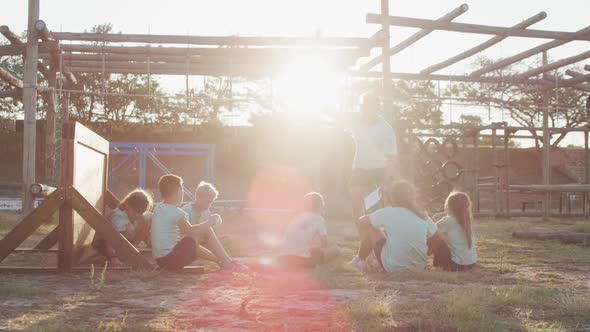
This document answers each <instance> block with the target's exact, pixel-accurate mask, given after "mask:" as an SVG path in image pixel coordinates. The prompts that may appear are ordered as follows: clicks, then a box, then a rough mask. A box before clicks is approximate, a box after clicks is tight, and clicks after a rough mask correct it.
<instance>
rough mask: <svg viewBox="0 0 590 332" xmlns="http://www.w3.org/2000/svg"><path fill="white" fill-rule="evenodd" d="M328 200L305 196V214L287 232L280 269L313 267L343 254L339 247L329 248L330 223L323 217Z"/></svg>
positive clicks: (296, 218) (280, 257) (297, 217)
mask: <svg viewBox="0 0 590 332" xmlns="http://www.w3.org/2000/svg"><path fill="white" fill-rule="evenodd" d="M323 209H324V198H323V197H322V195H321V194H320V193H317V192H310V193H307V194H305V196H303V210H302V211H301V213H300V214H298V215H297V216H296V217H295V218H294V219H293V220H292V221H291V222H290V223H289V224H288V225H287V229H286V231H285V240H284V242H283V248H282V255H281V256H279V257H278V259H277V261H278V263H279V265H281V266H283V267H290V268H305V267H313V266H315V265H317V264H321V263H325V262H327V261H329V260H332V259H334V258H335V257H336V256H338V254H339V253H340V250H339V249H338V248H337V247H336V246H328V233H327V228H326V221H325V220H324V217H322V212H323Z"/></svg>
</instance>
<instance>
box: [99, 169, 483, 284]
mask: <svg viewBox="0 0 590 332" xmlns="http://www.w3.org/2000/svg"><path fill="white" fill-rule="evenodd" d="M158 188H159V191H160V195H161V197H162V202H160V203H158V204H156V205H155V207H154V208H153V213H150V212H149V211H151V210H152V205H153V204H152V198H151V197H150V195H149V194H148V193H146V192H145V191H143V190H134V191H133V192H131V193H129V194H128V195H127V196H126V197H125V198H124V199H123V200H122V201H121V203H120V206H119V207H118V208H116V209H114V210H113V211H112V213H111V214H110V215H109V219H110V221H111V222H112V223H113V226H114V227H115V228H116V229H117V230H118V231H119V232H121V234H122V235H123V236H125V237H126V238H127V239H128V240H129V241H130V242H131V243H132V244H134V245H138V244H139V243H140V242H141V241H144V242H145V243H146V244H147V245H148V246H151V249H152V255H153V257H154V258H155V260H156V262H157V264H158V266H159V268H160V269H162V270H170V271H176V270H181V269H182V268H183V267H185V266H187V265H189V264H191V263H192V262H193V261H194V260H196V259H205V260H209V261H212V262H215V263H217V264H219V266H220V268H221V270H223V271H231V272H243V271H247V270H248V267H246V266H244V265H242V264H240V263H238V262H236V261H235V260H234V259H232V257H231V256H230V255H229V254H228V253H227V252H226V250H225V249H224V247H223V245H222V243H221V241H220V240H219V238H218V237H217V235H216V233H215V231H214V229H213V228H214V226H216V225H219V224H221V223H222V219H221V217H220V216H219V215H218V214H213V213H211V204H212V203H213V202H214V201H215V200H216V199H217V196H218V192H217V190H216V189H215V187H213V185H211V184H209V183H206V182H201V183H200V184H199V185H198V187H197V189H196V190H195V201H194V202H192V203H188V204H186V205H184V206H182V207H181V204H182V202H183V197H184V194H183V185H182V179H181V178H180V177H178V176H176V175H172V174H167V175H164V176H162V177H161V178H160V180H159V182H158ZM381 194H382V197H383V207H382V208H380V209H378V210H376V211H375V212H373V213H370V214H368V215H365V216H363V217H361V218H360V219H359V220H358V221H357V226H358V230H359V234H360V244H359V249H358V253H357V255H355V257H354V258H353V259H352V261H351V264H352V265H353V266H354V267H356V268H358V269H360V270H361V271H369V270H382V271H385V272H396V271H420V270H423V269H424V268H425V267H426V265H427V257H428V256H430V255H432V256H433V264H434V266H436V267H439V268H442V269H444V270H450V271H463V270H467V269H469V268H471V267H473V266H474V265H475V263H476V261H477V251H476V244H475V236H474V233H473V229H472V217H471V202H470V199H469V197H468V195H467V194H465V193H462V192H453V193H451V194H450V195H449V196H448V197H447V199H446V202H445V212H444V213H441V214H438V215H435V216H433V218H432V219H434V220H435V221H436V223H435V222H433V220H432V219H431V218H430V217H429V216H428V215H427V214H426V213H425V212H424V211H423V210H422V209H421V208H420V207H419V204H418V203H417V201H416V194H415V191H414V188H413V186H412V185H411V184H409V183H407V182H403V181H399V182H394V183H391V184H388V185H386V186H384V187H382V188H381ZM303 201H304V204H303V209H302V211H300V213H299V214H298V215H296V216H295V218H294V219H292V220H291V221H290V222H289V224H288V225H287V227H286V230H285V234H284V240H283V243H282V245H281V248H280V250H279V251H278V255H277V257H276V261H275V262H276V264H277V265H278V266H282V267H291V268H306V267H313V266H315V265H318V264H322V263H324V262H327V261H329V260H331V259H333V258H335V257H337V256H338V255H339V254H340V249H339V248H338V247H336V246H329V245H328V240H327V228H326V222H325V220H324V218H323V217H322V211H323V208H324V200H323V198H322V196H321V195H320V194H319V193H316V192H311V193H308V194H306V195H305V196H304V197H303ZM149 234H151V236H149ZM93 245H94V246H95V248H96V249H98V251H99V252H100V253H101V254H103V255H104V256H105V257H107V259H109V261H110V263H111V265H121V264H122V263H121V262H120V261H119V260H118V259H117V258H116V254H115V252H114V251H113V250H112V248H110V247H109V246H108V245H107V244H106V242H105V241H100V240H98V241H95V243H93Z"/></svg>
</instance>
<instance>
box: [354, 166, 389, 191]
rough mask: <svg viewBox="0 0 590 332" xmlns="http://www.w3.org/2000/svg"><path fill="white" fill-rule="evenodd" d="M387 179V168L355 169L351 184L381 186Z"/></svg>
mask: <svg viewBox="0 0 590 332" xmlns="http://www.w3.org/2000/svg"><path fill="white" fill-rule="evenodd" d="M384 181H385V169H384V168H376V169H353V170H352V177H351V179H350V185H352V186H367V187H374V188H376V187H379V186H380V185H382V184H383V182H384Z"/></svg>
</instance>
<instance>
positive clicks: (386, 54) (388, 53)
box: [359, 4, 469, 71]
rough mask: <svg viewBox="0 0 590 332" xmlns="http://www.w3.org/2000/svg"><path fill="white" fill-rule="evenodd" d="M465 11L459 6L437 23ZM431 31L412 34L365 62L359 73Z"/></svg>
mask: <svg viewBox="0 0 590 332" xmlns="http://www.w3.org/2000/svg"><path fill="white" fill-rule="evenodd" d="M467 10H469V6H468V5H467V4H462V5H461V6H459V7H457V8H455V9H453V10H452V11H450V12H449V13H447V14H445V15H443V16H442V17H440V18H439V19H438V20H437V21H441V22H450V21H452V20H454V19H455V18H457V17H459V16H461V15H462V14H463V13H465V12H467ZM432 31H434V30H432V29H422V30H420V31H418V32H416V33H414V34H413V35H411V36H410V37H408V38H406V39H405V40H403V41H402V42H400V43H399V44H397V45H395V46H393V47H391V48H390V49H389V50H388V51H387V52H386V53H385V54H380V55H379V56H377V57H376V58H374V59H371V60H370V61H369V62H367V63H366V64H364V65H362V66H361V67H360V68H359V71H368V70H370V69H371V68H373V67H375V66H376V65H377V64H379V63H380V62H382V61H383V58H384V57H386V56H393V55H395V54H397V53H399V52H401V51H403V50H405V49H406V48H408V47H410V46H411V45H412V44H414V43H416V42H417V41H419V40H420V39H422V38H424V37H426V36H427V35H429V34H430V33H431V32H432Z"/></svg>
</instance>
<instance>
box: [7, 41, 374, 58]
mask: <svg viewBox="0 0 590 332" xmlns="http://www.w3.org/2000/svg"><path fill="white" fill-rule="evenodd" d="M61 50H62V51H64V52H78V53H94V54H103V53H104V54H131V55H134V56H137V55H148V54H149V55H179V56H194V55H217V56H233V57H238V56H284V57H291V56H317V57H326V58H332V57H336V56H359V55H362V54H364V53H366V52H365V51H363V50H361V49H325V50H322V49H320V50H314V49H309V48H306V49H303V48H278V47H268V48H213V47H190V48H187V47H153V46H152V47H150V46H100V45H86V44H71V45H69V44H62V45H61ZM0 54H1V53H0Z"/></svg>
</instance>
